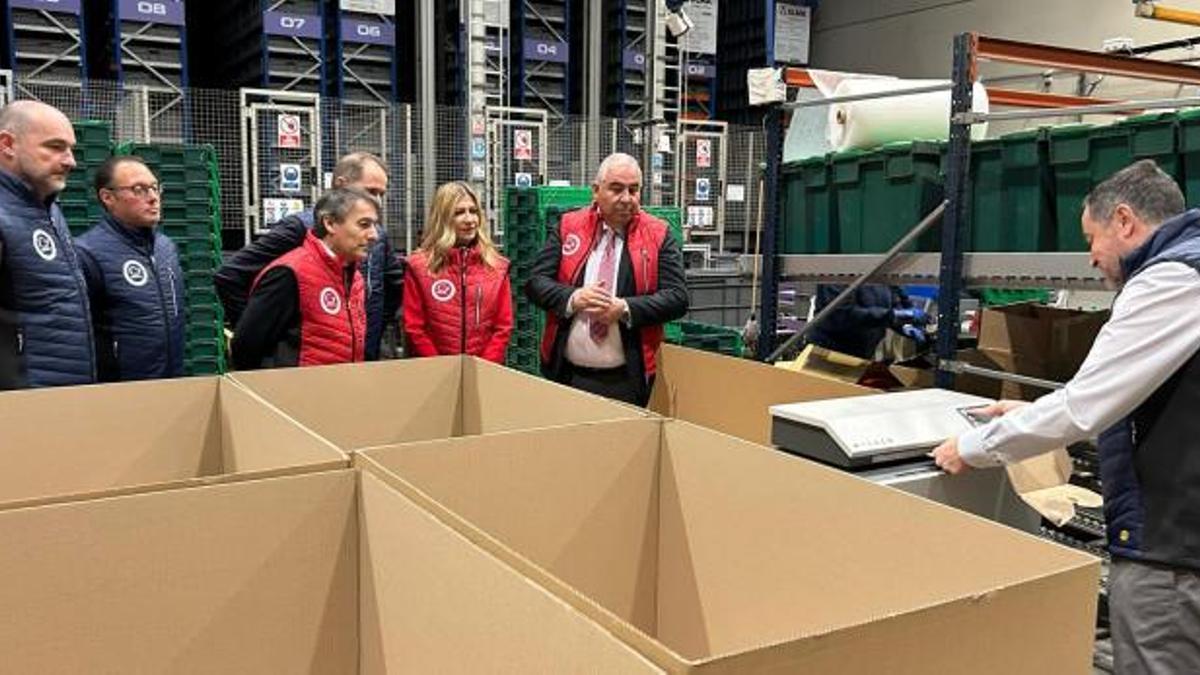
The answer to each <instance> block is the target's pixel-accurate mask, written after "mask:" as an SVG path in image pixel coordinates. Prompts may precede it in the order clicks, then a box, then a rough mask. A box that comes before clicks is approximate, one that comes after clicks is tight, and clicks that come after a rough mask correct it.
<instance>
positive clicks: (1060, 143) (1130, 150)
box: [1050, 113, 1184, 251]
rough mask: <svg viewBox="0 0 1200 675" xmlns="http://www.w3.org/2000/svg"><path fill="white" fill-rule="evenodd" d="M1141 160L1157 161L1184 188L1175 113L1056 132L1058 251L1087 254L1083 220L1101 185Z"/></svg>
mask: <svg viewBox="0 0 1200 675" xmlns="http://www.w3.org/2000/svg"><path fill="white" fill-rule="evenodd" d="M1139 159H1153V160H1154V161H1155V162H1156V163H1157V164H1158V165H1159V167H1161V168H1162V169H1163V171H1166V172H1167V173H1169V174H1171V175H1172V176H1174V177H1175V179H1176V180H1178V181H1179V182H1180V183H1181V184H1183V182H1184V181H1183V180H1182V179H1183V170H1182V167H1183V163H1182V162H1181V161H1180V154H1179V125H1178V116H1177V115H1176V114H1175V113H1148V114H1145V115H1137V116H1135V117H1130V118H1129V119H1126V120H1123V121H1121V122H1118V123H1116V124H1110V125H1107V126H1090V125H1084V124H1072V125H1068V126H1063V127H1057V128H1054V129H1051V130H1050V164H1051V165H1052V167H1053V171H1054V193H1055V197H1054V204H1055V209H1054V210H1055V230H1056V235H1055V241H1056V244H1057V246H1056V249H1057V250H1058V251H1086V250H1087V241H1086V240H1085V239H1084V238H1083V232H1082V231H1081V226H1080V222H1079V218H1080V216H1081V215H1082V213H1083V199H1084V197H1086V196H1087V194H1088V192H1090V191H1091V189H1092V188H1093V187H1095V186H1096V184H1098V183H1100V182H1101V181H1103V180H1104V179H1105V178H1108V177H1109V176H1111V175H1112V174H1114V173H1116V172H1117V171H1119V170H1121V169H1123V168H1125V167H1126V166H1129V165H1130V164H1131V163H1133V162H1134V161H1136V160H1139Z"/></svg>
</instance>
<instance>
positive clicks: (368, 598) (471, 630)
mask: <svg viewBox="0 0 1200 675" xmlns="http://www.w3.org/2000/svg"><path fill="white" fill-rule="evenodd" d="M361 489H362V497H361V499H362V510H361V523H362V524H361V530H362V535H363V538H362V542H363V544H362V547H363V548H362V555H361V556H360V559H361V561H362V576H361V579H362V582H361V587H360V588H361V591H362V599H363V604H362V606H361V609H360V612H361V619H360V625H361V627H362V644H361V650H362V657H361V661H360V671H359V672H360V673H363V674H364V675H366V674H368V673H388V672H390V673H399V672H420V673H431V672H438V673H475V672H479V670H480V669H481V668H483V667H484V665H483V664H493V667H501V668H503V669H504V670H505V671H508V672H514V673H613V674H614V675H617V674H624V673H661V672H663V671H662V670H661V669H659V668H657V667H655V666H654V665H653V664H651V663H650V662H649V661H647V660H646V659H645V658H644V657H642V656H641V655H639V654H638V653H637V652H635V651H634V650H633V649H631V648H630V647H628V646H627V645H625V644H623V643H621V642H620V641H619V640H617V639H616V638H615V637H613V635H612V634H610V633H609V632H607V631H605V630H604V629H602V628H601V627H600V626H598V625H597V624H595V623H594V622H592V621H590V620H589V619H587V618H586V617H585V616H584V615H582V614H580V613H579V612H578V611H577V610H575V609H573V608H571V607H570V606H569V605H567V604H566V603H564V602H562V601H561V600H559V599H557V598H555V597H554V596H553V595H551V594H550V593H548V592H547V591H545V590H544V589H542V588H540V587H539V586H537V585H535V584H531V583H529V581H528V580H527V579H525V577H523V576H521V575H520V574H519V573H518V572H516V571H515V570H513V569H512V568H511V567H509V566H507V565H505V564H503V563H501V562H500V561H499V560H497V559H496V558H494V557H492V556H491V555H489V554H488V553H486V552H484V551H483V550H482V549H480V548H478V547H477V546H475V545H474V544H472V543H471V542H470V541H469V540H467V539H465V538H464V537H462V536H461V535H459V534H456V533H455V532H454V531H453V530H451V529H450V528H448V527H446V526H445V525H443V524H442V523H440V522H439V521H438V520H437V519H435V518H434V517H433V516H432V515H430V514H429V513H428V512H426V511H424V510H422V509H421V508H419V507H418V506H417V505H416V504H414V503H413V502H411V501H409V500H408V499H407V498H405V497H404V496H403V495H401V494H400V493H399V492H397V491H396V490H393V489H392V488H390V487H388V486H387V485H385V484H384V483H383V482H382V481H381V480H380V479H379V478H377V477H376V476H374V475H373V474H370V473H364V474H363V475H362V488H361Z"/></svg>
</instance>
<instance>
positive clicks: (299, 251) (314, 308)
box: [254, 231, 367, 366]
mask: <svg viewBox="0 0 1200 675" xmlns="http://www.w3.org/2000/svg"><path fill="white" fill-rule="evenodd" d="M275 267H287V268H288V269H290V270H292V272H293V273H294V274H295V275H296V286H297V288H298V290H299V295H300V362H299V364H298V365H301V366H323V365H330V364H335V363H350V362H352V361H362V360H363V351H364V348H365V345H366V340H365V332H366V328H367V311H366V297H365V290H364V286H363V278H362V274H360V273H359V272H358V269H357V266H356V267H355V270H354V282H353V283H352V284H351V286H350V295H349V297H347V296H346V281H345V279H346V277H345V267H344V266H343V263H342V261H341V259H340V258H336V257H330V255H329V253H328V252H327V251H326V250H325V245H324V244H322V243H321V240H319V239H317V237H316V235H314V234H313V233H312V232H311V231H310V232H308V233H307V234H306V235H305V236H304V244H303V245H301V246H300V247H299V248H296V249H293V250H292V251H290V252H288V253H286V254H284V255H283V256H280V257H279V258H277V259H276V260H275V261H274V262H272V263H271V264H270V265H267V266H266V268H264V269H263V271H262V272H261V273H260V274H259V276H258V279H261V278H262V275H264V274H266V273H267V271H268V270H271V269H274V268H275ZM258 279H255V281H254V283H255V285H257V284H258Z"/></svg>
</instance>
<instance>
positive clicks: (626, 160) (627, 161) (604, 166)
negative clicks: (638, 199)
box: [593, 152, 642, 185]
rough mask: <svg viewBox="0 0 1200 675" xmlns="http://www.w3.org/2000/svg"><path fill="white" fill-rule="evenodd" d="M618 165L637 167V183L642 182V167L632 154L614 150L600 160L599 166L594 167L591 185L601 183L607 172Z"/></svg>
mask: <svg viewBox="0 0 1200 675" xmlns="http://www.w3.org/2000/svg"><path fill="white" fill-rule="evenodd" d="M618 166H632V167H633V168H635V169H637V174H638V183H641V182H642V167H641V166H639V165H638V161H637V160H636V159H634V157H633V155H627V154H625V153H623V152H614V153H613V154H611V155H609V156H608V157H605V158H604V161H603V162H600V166H599V167H597V169H596V180H595V181H594V182H593V185H600V184H602V183H603V182H604V179H605V178H606V177H608V172H609V171H611V170H613V169H615V168H617V167H618Z"/></svg>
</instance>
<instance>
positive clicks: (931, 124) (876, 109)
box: [829, 79, 988, 150]
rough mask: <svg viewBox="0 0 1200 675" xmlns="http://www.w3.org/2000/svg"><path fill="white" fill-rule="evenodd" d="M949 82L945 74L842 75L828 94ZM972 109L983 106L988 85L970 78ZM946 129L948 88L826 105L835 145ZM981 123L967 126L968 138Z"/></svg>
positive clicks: (941, 135)
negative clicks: (929, 76)
mask: <svg viewBox="0 0 1200 675" xmlns="http://www.w3.org/2000/svg"><path fill="white" fill-rule="evenodd" d="M937 84H949V83H948V82H946V81H944V80H880V79H861V80H860V79H846V80H842V81H841V83H839V84H838V86H837V89H835V90H834V92H833V96H853V95H857V94H873V93H877V92H884V91H897V90H900V89H913V88H916V87H928V86H932V85H937ZM971 102H972V105H971V109H972V110H973V111H975V112H987V110H988V99H987V90H986V89H984V87H983V85H982V84H980V83H979V82H976V83H975V87H974V90H973V92H972V97H971ZM949 135H950V92H949V91H936V92H932V93H927V94H907V95H903V96H890V97H886V98H875V99H868V100H865V101H852V102H849V103H835V104H833V105H831V106H829V144H830V145H831V146H833V148H834V149H835V150H850V149H866V148H874V147H876V146H880V145H883V144H884V143H891V142H893V141H912V140H917V139H921V140H946V138H947V137H948V136H949ZM986 135H987V125H986V124H976V125H974V126H973V127H971V139H972V140H977V141H978V140H982V139H983V138H984V137H985V136H986Z"/></svg>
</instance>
